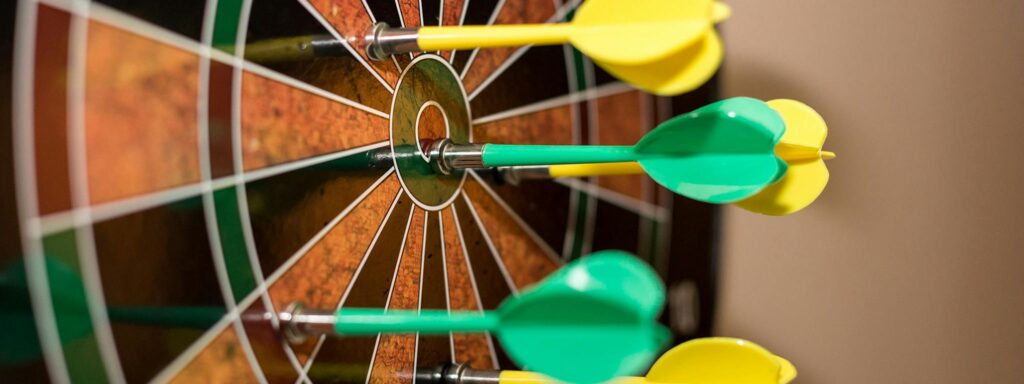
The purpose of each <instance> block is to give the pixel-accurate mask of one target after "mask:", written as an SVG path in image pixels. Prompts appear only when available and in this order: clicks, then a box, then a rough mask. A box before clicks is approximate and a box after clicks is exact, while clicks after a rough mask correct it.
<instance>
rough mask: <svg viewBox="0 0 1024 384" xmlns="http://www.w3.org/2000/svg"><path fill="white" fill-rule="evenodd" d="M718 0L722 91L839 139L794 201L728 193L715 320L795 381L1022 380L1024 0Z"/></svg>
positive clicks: (726, 332)
mask: <svg viewBox="0 0 1024 384" xmlns="http://www.w3.org/2000/svg"><path fill="white" fill-rule="evenodd" d="M728 3H729V4H730V5H732V7H733V10H734V14H733V17H732V18H731V19H730V20H728V21H727V22H726V23H725V24H724V25H723V37H724V39H725V44H726V55H727V57H726V61H725V65H724V76H723V80H724V83H723V93H724V94H723V97H725V96H739V95H743V96H753V97H758V98H764V99H771V98H780V97H786V98H795V99H800V100H804V101H806V102H807V103H808V104H810V105H811V106H813V107H815V108H816V109H817V110H818V111H819V112H821V114H822V115H823V116H824V117H825V119H826V120H827V121H828V123H829V128H830V131H829V139H828V141H827V142H826V146H825V147H826V149H829V150H832V151H836V152H837V153H838V155H839V157H838V158H837V159H835V160H832V161H830V162H829V164H828V166H829V169H830V170H831V174H832V178H831V181H830V184H829V186H828V188H827V189H826V190H825V193H824V194H823V195H822V197H821V199H819V200H818V201H817V202H816V203H815V204H814V205H813V206H811V207H810V208H809V209H807V210H805V211H803V212H800V213H798V214H796V215H793V216H790V217H782V218H776V217H764V216H758V215H753V214H750V213H747V212H745V211H742V210H741V209H738V208H732V207H730V208H727V211H726V212H725V217H724V227H723V232H722V233H723V237H724V243H723V249H722V253H723V256H722V257H723V259H722V264H721V266H720V267H721V271H722V272H721V273H722V280H721V281H720V289H721V291H720V293H721V297H720V303H719V305H720V306H719V312H718V314H717V323H716V324H715V333H716V334H719V335H729V336H738V337H744V338H750V339H752V340H757V341H758V342H759V343H761V344H763V345H764V346H765V347H767V348H769V349H771V350H772V351H774V352H776V353H778V354H780V355H781V356H785V357H787V358H789V359H790V360H792V361H793V363H794V364H796V366H797V367H798V369H799V371H800V377H799V379H798V380H797V382H799V383H838V384H842V383H857V384H862V383H1021V382H1024V379H1022V378H1024V276H1022V275H1024V208H1022V203H1021V199H1022V198H1024V149H1022V144H1024V20H1022V17H1024V1H1004V0H1000V1H984V2H981V1H962V0H960V1H955V0H909V1H878V0H872V1H864V0H829V1H797V0H776V1H755V0H729V1H728Z"/></svg>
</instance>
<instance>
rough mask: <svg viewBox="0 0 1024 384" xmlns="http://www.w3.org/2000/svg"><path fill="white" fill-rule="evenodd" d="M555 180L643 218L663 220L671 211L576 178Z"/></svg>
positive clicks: (666, 218)
mask: <svg viewBox="0 0 1024 384" xmlns="http://www.w3.org/2000/svg"><path fill="white" fill-rule="evenodd" d="M555 182H556V183H558V184H561V185H564V186H566V187H569V188H571V189H573V190H576V191H581V192H585V193H586V194H588V195H591V196H593V197H595V198H597V199H598V200H601V201H604V202H606V203H611V204H612V205H615V206H618V207H620V208H623V209H625V210H627V211H630V212H633V213H635V214H637V215H639V216H641V217H643V218H647V219H651V220H657V221H660V222H664V221H666V220H668V218H669V217H670V215H671V212H670V211H669V210H668V209H666V208H665V207H662V206H659V205H657V204H652V203H649V202H646V201H643V200H638V199H637V198H635V197H632V196H628V195H625V194H622V193H621V192H616V191H613V190H611V189H608V188H604V187H602V186H600V185H597V184H594V183H589V182H586V181H583V180H580V179H577V178H559V179H555Z"/></svg>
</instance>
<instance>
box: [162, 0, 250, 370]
mask: <svg viewBox="0 0 1024 384" xmlns="http://www.w3.org/2000/svg"><path fill="white" fill-rule="evenodd" d="M217 3H218V0H209V1H207V3H206V9H205V10H204V16H203V27H202V28H203V29H202V45H201V50H200V52H201V53H202V56H200V62H199V102H198V105H197V108H198V111H197V113H196V115H197V128H198V129H197V130H198V135H199V137H198V143H199V172H200V176H201V178H202V181H203V190H202V201H203V218H204V220H205V222H206V232H207V238H208V239H209V242H210V254H211V256H212V257H213V266H214V270H215V272H216V274H217V280H218V282H219V284H220V289H221V295H222V298H223V300H224V303H225V305H226V307H227V309H228V312H229V313H228V315H227V316H225V318H228V319H230V320H231V326H232V328H233V330H234V332H235V334H236V335H237V339H238V344H239V345H241V347H242V353H243V354H244V356H245V359H246V361H248V363H249V366H250V368H251V370H252V373H253V375H254V376H255V377H256V380H257V381H258V382H260V383H266V382H267V379H266V377H265V376H264V374H263V369H262V368H261V367H260V365H259V362H258V361H257V360H256V354H255V352H254V351H253V349H252V345H251V344H250V342H249V337H248V334H247V332H246V331H245V327H243V326H242V322H241V320H240V319H239V317H238V316H232V314H235V313H237V305H236V304H235V300H234V295H233V294H232V291H231V280H230V278H229V277H228V272H227V265H226V263H225V261H224V250H223V249H222V248H221V238H220V231H219V230H218V228H219V225H218V223H217V216H216V215H217V213H216V209H217V208H216V204H215V203H214V200H213V191H214V189H213V188H212V184H211V183H210V180H211V179H212V173H213V167H212V165H211V163H210V156H211V149H210V136H209V105H210V94H209V90H210V60H211V58H210V53H211V52H212V51H213V48H212V41H213V28H214V23H215V21H216V12H217ZM217 328H218V327H213V329H217ZM216 334H220V331H218V332H217V333H216ZM210 342H212V340H210ZM194 345H202V346H203V348H205V346H206V345H207V343H200V342H199V341H198V340H197V342H196V343H194ZM186 352H188V351H186ZM185 355H187V353H184V354H182V356H185ZM177 360H182V361H183V363H182V365H181V366H180V367H178V369H175V370H173V371H172V370H170V369H166V370H165V371H167V372H171V373H172V374H171V375H168V376H167V377H168V378H171V377H174V376H177V374H178V373H180V371H181V370H182V369H184V367H185V364H187V362H189V361H191V360H192V359H191V358H189V359H187V360H186V359H181V358H180V357H179V359H177ZM173 364H174V363H172V365H173Z"/></svg>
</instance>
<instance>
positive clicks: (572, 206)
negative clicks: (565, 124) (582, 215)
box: [562, 44, 583, 261]
mask: <svg viewBox="0 0 1024 384" xmlns="http://www.w3.org/2000/svg"><path fill="white" fill-rule="evenodd" d="M562 53H563V54H564V55H565V74H566V77H568V79H567V80H568V83H569V92H575V91H576V90H578V89H579V79H577V78H576V59H575V54H574V53H573V47H572V46H571V45H569V44H563V45H562ZM569 115H570V117H571V118H572V132H571V134H572V143H573V144H574V145H580V144H582V136H583V133H582V132H581V131H582V127H581V126H580V119H581V117H580V110H579V106H578V105H574V106H573V107H572V108H569ZM579 201H580V196H579V193H570V194H569V217H568V219H567V221H566V225H565V243H564V244H563V245H562V259H563V260H566V261H567V260H569V259H570V258H571V257H572V250H573V244H575V242H576V225H577V224H578V223H577V222H576V219H577V217H576V216H577V215H578V211H579Z"/></svg>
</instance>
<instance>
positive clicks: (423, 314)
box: [334, 308, 499, 335]
mask: <svg viewBox="0 0 1024 384" xmlns="http://www.w3.org/2000/svg"><path fill="white" fill-rule="evenodd" d="M498 325H499V319H498V316H497V315H496V314H493V313H479V312H452V313H449V312H448V311H447V310H421V311H415V310H390V311H389V310H384V309H380V308H345V309H342V310H340V311H338V312H337V314H336V315H335V319H334V330H335V331H336V332H337V333H339V334H344V335H371V334H377V333H406V332H410V333H411V332H419V333H428V334H430V333H435V334H444V333H448V332H479V331H492V330H495V329H497V327H498Z"/></svg>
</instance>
